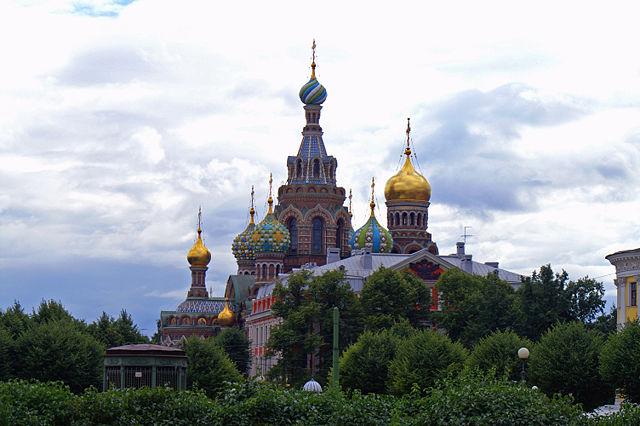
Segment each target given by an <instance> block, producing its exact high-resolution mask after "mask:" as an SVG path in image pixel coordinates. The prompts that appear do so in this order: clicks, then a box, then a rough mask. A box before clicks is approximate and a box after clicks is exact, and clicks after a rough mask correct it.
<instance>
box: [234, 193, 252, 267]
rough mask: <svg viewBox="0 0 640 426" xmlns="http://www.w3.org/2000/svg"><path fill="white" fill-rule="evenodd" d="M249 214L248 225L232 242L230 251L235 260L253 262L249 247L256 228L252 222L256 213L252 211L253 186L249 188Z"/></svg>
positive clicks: (250, 247)
mask: <svg viewBox="0 0 640 426" xmlns="http://www.w3.org/2000/svg"><path fill="white" fill-rule="evenodd" d="M249 214H250V215H251V221H250V222H249V225H247V227H246V228H245V230H244V231H242V232H241V233H240V234H238V236H237V237H236V238H235V239H234V240H233V244H231V251H232V252H233V255H234V256H235V258H236V259H237V260H253V259H254V258H255V256H254V255H253V247H252V246H251V242H252V240H251V237H252V235H253V231H254V230H255V228H256V224H255V223H254V222H253V215H254V214H256V211H255V210H254V209H253V186H251V210H249Z"/></svg>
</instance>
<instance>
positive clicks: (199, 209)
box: [198, 206, 202, 238]
mask: <svg viewBox="0 0 640 426" xmlns="http://www.w3.org/2000/svg"><path fill="white" fill-rule="evenodd" d="M201 225H202V206H200V207H198V238H200V234H202V226H201Z"/></svg>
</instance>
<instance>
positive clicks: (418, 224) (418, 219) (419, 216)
mask: <svg viewBox="0 0 640 426" xmlns="http://www.w3.org/2000/svg"><path fill="white" fill-rule="evenodd" d="M421 221H422V213H418V214H417V215H416V226H420V225H421Z"/></svg>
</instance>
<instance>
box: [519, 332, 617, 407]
mask: <svg viewBox="0 0 640 426" xmlns="http://www.w3.org/2000/svg"><path fill="white" fill-rule="evenodd" d="M604 342H605V338H604V336H603V335H602V334H601V333H598V332H597V331H595V330H589V329H588V328H587V327H585V325H584V324H583V323H581V322H577V321H576V322H571V323H558V324H556V325H555V326H554V327H553V328H552V329H550V330H549V331H547V332H546V333H545V334H544V335H543V336H542V337H541V339H540V342H539V343H537V344H535V345H534V346H533V349H532V350H531V359H530V361H529V367H528V375H529V377H530V382H531V383H534V384H536V385H537V386H539V387H540V389H541V390H542V391H543V392H544V393H546V394H547V395H548V396H551V395H553V394H555V393H562V394H565V395H568V394H572V395H573V397H574V398H575V400H576V401H577V402H579V403H582V405H583V407H584V409H585V410H587V411H590V410H593V409H594V408H596V407H598V406H600V405H602V404H605V403H608V402H611V401H612V400H613V397H614V389H613V387H612V386H609V385H607V383H606V382H605V381H604V380H603V378H602V376H601V375H600V373H599V371H598V358H599V356H600V349H601V348H602V345H603V344H604Z"/></svg>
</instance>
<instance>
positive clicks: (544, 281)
mask: <svg viewBox="0 0 640 426" xmlns="http://www.w3.org/2000/svg"><path fill="white" fill-rule="evenodd" d="M516 296H517V297H516V304H515V306H516V309H517V311H518V312H519V317H520V318H519V320H518V321H517V324H516V331H517V332H518V334H520V335H522V336H526V337H528V338H530V339H533V340H537V339H538V338H539V337H540V336H541V335H542V333H544V332H545V331H546V330H547V329H549V327H551V326H552V325H554V324H555V323H556V322H557V321H582V322H583V323H587V322H589V321H592V320H593V319H595V318H596V317H597V315H598V314H599V313H603V311H604V306H605V301H604V299H603V297H604V286H603V284H602V283H601V282H598V281H595V280H594V279H592V278H589V277H584V278H581V279H579V280H578V281H576V282H573V281H570V280H569V275H568V274H567V272H566V271H562V273H560V274H558V273H554V272H553V269H551V265H545V266H542V267H540V272H536V271H534V272H533V273H532V274H531V276H530V277H526V278H524V279H523V282H522V285H521V286H520V288H519V289H518V291H517V292H516Z"/></svg>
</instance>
